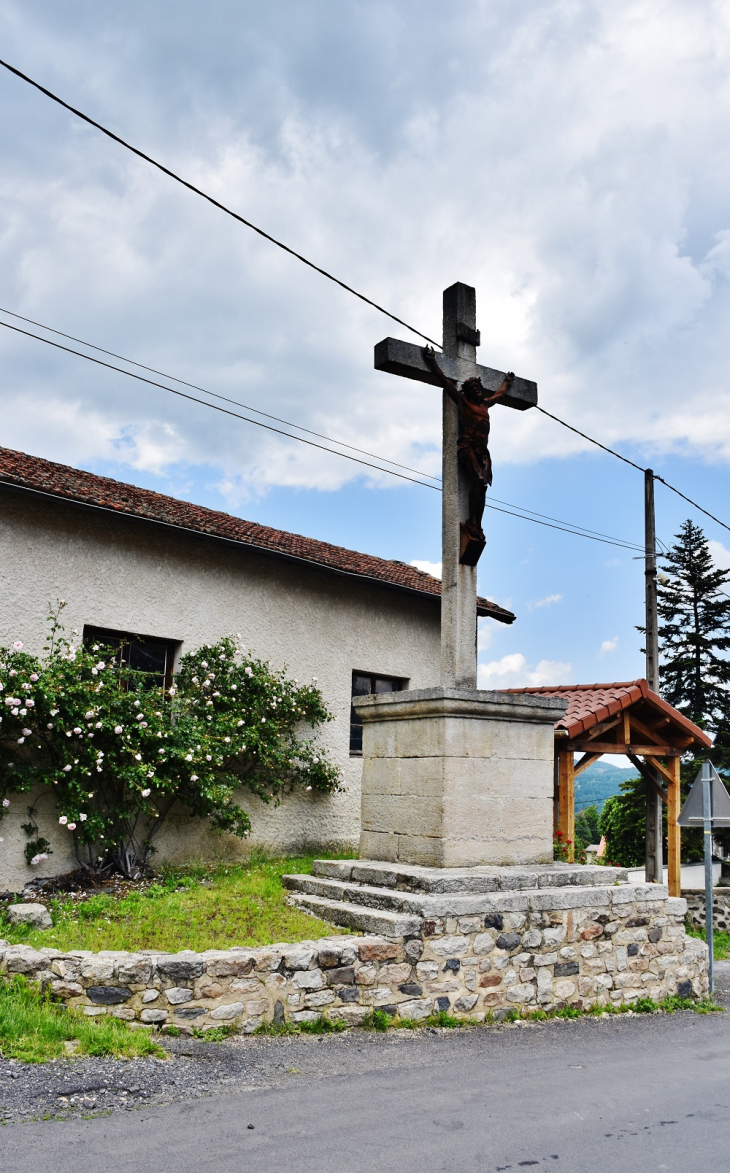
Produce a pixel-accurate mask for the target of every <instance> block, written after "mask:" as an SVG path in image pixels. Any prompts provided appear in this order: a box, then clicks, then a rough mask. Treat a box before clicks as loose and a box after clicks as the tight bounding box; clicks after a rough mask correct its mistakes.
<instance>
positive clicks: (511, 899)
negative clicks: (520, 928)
mask: <svg viewBox="0 0 730 1173" xmlns="http://www.w3.org/2000/svg"><path fill="white" fill-rule="evenodd" d="M282 883H283V884H284V887H285V888H288V889H289V891H291V892H293V893H295V894H296V895H297V897H298V894H299V893H302V894H304V895H306V896H317V897H320V898H321V899H323V900H332V901H335V902H336V903H344V904H351V905H358V906H362V907H363V908H370V909H373V910H376V911H383V912H394V913H403V914H404V915H406V916H417V917H418V918H419V920H424V919H425V920H433V919H438V918H441V917H453V916H480V917H481V916H484V915H485V914H486V913H494V912H520V911H524V909H525V908H526V907H527V896H526V895H525V894H524V893H522V892H464V893H458V892H456V893H448V892H445V893H439V894H429V893H425V892H403V891H400V890H399V889H397V888H376V887H374V886H372V885H367V884H357V883H354V882H350V883H344V882H342V881H340V880H330V879H324V878H323V877H320V876H308V875H289V876H282Z"/></svg>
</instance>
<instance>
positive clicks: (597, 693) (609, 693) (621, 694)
mask: <svg viewBox="0 0 730 1173" xmlns="http://www.w3.org/2000/svg"><path fill="white" fill-rule="evenodd" d="M503 691H504V692H521V693H530V694H539V695H540V696H559V697H564V698H566V699H567V702H568V708H567V710H566V712H565V715H564V716H563V717H561V718H560V720H559V721H556V722H555V728H556V729H563V730H565V732H566V733H567V734H568V736H569V737H578V736H579V735H580V734H581V733H586V732H587V731H588V730H589V729H590V728H591V727H592V726H593V725H598V724H600V722H601V721H606V720H607V719H608V718H609V717H612V716H613V715H614V714H615V713H619V712H621V710H622V709H628V708H629V706H630V705H634V704H636V703H637V702H638V701H645V702H646V703H647V704H648V705H650V706H651V707H652V708H654V709H656V710H658V712H659V713H661V714H662V715H664V716H668V717H671V718H672V720H673V721H674V722H676V724H677V725H679V726H680V727H681V728H682V729H683V730H684V731H686V732H687V733H691V734H692V736H693V737H695V738H696V739H697V740H698V741H699V742H700V743H701V744H702V745H711V744H712V739H711V738H710V737H708V735H707V734H706V733H705V731H704V730H703V729H700V728H699V727H698V726H697V725H695V724H693V722H692V721H690V720H689V718H688V717H685V716H684V714H683V713H680V711H679V709H675V708H673V706H672V705H670V704H668V703H667V701H665V700H662V698H661V697H660V696H659V695H658V694H657V693H655V692H652V691H651V689H650V688H649V685H648V684H647V682H646V681H645V680H625V681H620V682H618V683H616V684H560V685H555V686H553V687H551V686H548V687H546V688H506V689H504V690H503Z"/></svg>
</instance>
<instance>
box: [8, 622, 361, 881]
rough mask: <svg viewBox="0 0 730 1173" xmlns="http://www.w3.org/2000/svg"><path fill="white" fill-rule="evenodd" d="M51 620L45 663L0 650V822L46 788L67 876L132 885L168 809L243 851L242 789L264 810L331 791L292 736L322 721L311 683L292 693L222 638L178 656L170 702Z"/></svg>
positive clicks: (315, 751)
mask: <svg viewBox="0 0 730 1173" xmlns="http://www.w3.org/2000/svg"><path fill="white" fill-rule="evenodd" d="M63 606H64V604H63V603H59V604H58V606H57V607H56V608H55V610H52V611H51V614H50V617H49V619H50V634H49V640H48V643H47V645H46V654H45V656H44V658H43V659H38V658H36V657H35V656H31V655H29V654H28V653H26V652H24V651H23V650H22V647H23V645H22V643H21V642H20V641H16V642H15V643H14V644H13V646H12V648H0V698H1V700H2V709H3V721H2V726H1V733H0V798H2V800H3V805H2V807H0V817H1V816H2V814H3V813H5V812H6V811H7V809H8V808H9V806H10V802H11V800H10V798H9V796H11V795H20V794H24V793H28V792H30V791H33V790H35V789H36V788H37V787H38V786H41V787H45V788H46V789H48V790H50V791H51V792H52V793H53V795H54V797H55V801H56V808H57V811H58V822H59V824H60V825H61V826H62V827H65V828H66V830H67V831H68V832H69V833H70V834H71V835H72V837H73V844H74V849H75V852H76V858H77V859H78V862H79V864H80V865H81V866H82V867H85V868H88V869H90V870H99V869H101V870H104V869H109V870H112V869H116V870H117V871H119V872H121V874H122V875H125V876H132V875H136V874H139V873H140V871H143V870H144V869H145V867H146V866H147V863H148V860H149V858H150V853H151V852H152V851H153V850H154V841H155V839H156V838H157V836H158V835H159V833H160V830H161V828H162V827H163V826H164V824H165V821H166V819H167V818H168V816H169V815H170V812H171V811H172V809H173V807H176V806H177V807H178V808H182V809H183V810H185V811H186V812H187V813H188V814H189V815H190V816H192V817H195V818H200V819H205V820H207V822H208V823H209V825H210V826H211V827H212V828H214V829H215V830H217V831H225V832H228V833H230V834H233V835H237V836H238V837H243V836H245V835H247V834H248V833H249V830H250V826H251V823H250V818H249V816H248V814H247V813H246V811H245V810H243V809H242V807H241V806H239V804H238V803H237V802H236V801H235V796H236V793H237V791H238V790H239V789H240V788H241V787H242V786H245V787H247V788H248V790H250V791H251V792H252V793H253V794H255V795H257V796H258V797H259V798H260V799H262V800H263V801H264V802H271V801H274V802H278V801H279V800H280V799H281V797H282V795H284V794H286V793H288V792H289V791H290V790H291V789H293V788H294V787H300V788H303V789H305V790H312V791H319V792H325V793H327V792H331V791H333V790H335V789H337V788H338V786H339V775H338V771H337V769H336V767H335V766H334V765H333V764H332V763H331V762H330V761H329V760H328V758H327V756H326V755H325V753H324V752H323V751H322V750H321V749H319V748H318V747H317V745H316V744H315V742H314V741H313V740H312V738H307V737H303V736H302V734H301V730H302V727H303V726H304V725H309V726H310V727H311V728H313V729H314V728H316V727H317V726H319V725H321V724H322V722H325V721H329V720H331V714H330V712H329V710H328V709H327V707H326V706H325V704H324V701H323V699H322V696H321V693H320V692H319V690H318V689H317V688H316V687H315V684H314V683H312V684H308V685H300V684H299V683H298V682H297V681H295V680H290V679H289V678H288V677H287V676H286V675H285V673H283V672H279V671H275V670H274V669H272V668H271V667H270V666H269V665H268V664H266V663H264V662H263V661H261V660H256V659H254V658H252V657H251V656H249V655H248V654H247V653H246V652H245V651H244V649H243V648H242V646H241V643H240V640H239V639H238V638H236V639H231V638H224V639H221V640H219V641H218V642H217V643H215V644H209V645H206V646H205V647H202V648H199V649H198V650H197V651H196V652H191V653H189V654H188V655H186V656H184V657H183V659H182V662H181V664H180V671H179V674H178V676H177V677H176V679H175V682H174V684H173V685H172V686H171V687H170V688H169V689H167V690H163V689H162V688H160V687H159V686H157V685H155V687H150V686H149V682H150V677H149V675H148V674H146V673H144V672H136V671H132V670H131V669H129V668H127V667H126V666H125V665H124V664H123V663H121V661H120V656H119V649H112V648H108V647H104V646H103V645H102V644H95V645H93V646H92V647H91V648H87V647H85V646H84V645H82V644H74V643H72V642H70V641H69V640H67V639H66V637H65V635H64V632H63V627H62V625H61V621H60V614H61V611H62V609H63ZM35 813H36V812H35V809H34V808H31V809H30V811H29V820H30V821H29V823H27V824H26V825H25V827H26V834H27V835H28V839H29V847H28V862H29V863H30V864H31V866H32V865H37V864H38V863H40V862H41V861H42V860H43V859H45V858H47V855H48V854H49V851H50V848H49V847H48V843H47V841H45V840H44V839H43V837H42V836H39V835H38V830H39V828H38V826H37V823H36V822H35ZM44 844H45V849H44V850H40V851H39V850H36V849H37V848H38V847H39V846H40V847H44ZM31 849H32V850H33V854H32V855H30V851H31Z"/></svg>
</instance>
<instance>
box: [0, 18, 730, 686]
mask: <svg viewBox="0 0 730 1173" xmlns="http://www.w3.org/2000/svg"><path fill="white" fill-rule="evenodd" d="M0 31H1V34H2V35H1V43H2V52H1V53H0V56H2V57H4V58H5V59H6V60H8V61H10V62H11V63H12V64H14V65H16V66H17V67H18V68H20V69H22V70H23V71H25V72H27V73H29V74H30V75H32V76H33V77H35V78H36V79H37V80H39V81H40V82H41V83H42V84H45V85H46V86H48V87H49V88H50V89H52V90H54V91H55V92H56V93H59V94H60V95H61V96H62V97H64V98H65V99H66V100H67V101H68V102H70V103H71V104H72V105H76V106H78V107H80V108H81V109H83V110H85V111H86V112H87V113H88V114H90V115H91V116H92V117H95V118H97V119H98V120H99V121H100V122H102V123H104V124H105V125H107V126H109V127H110V128H111V129H113V130H114V131H116V132H117V133H119V134H120V135H122V136H123V137H125V138H128V139H129V140H131V141H132V142H134V143H135V144H136V145H138V146H139V147H141V148H142V149H144V150H146V151H148V152H149V153H150V154H152V155H154V156H155V157H157V158H159V159H160V160H161V161H163V162H165V163H166V164H168V165H169V166H170V167H172V168H173V169H174V170H177V171H179V172H180V173H182V174H183V175H184V176H186V177H188V178H190V179H191V180H192V181H193V182H195V183H196V184H198V185H199V186H201V187H203V188H204V189H205V190H207V191H209V192H210V193H211V194H213V195H215V196H216V197H217V198H218V199H220V200H222V201H223V202H225V203H227V204H228V205H230V206H231V207H232V208H234V209H235V210H237V211H238V212H240V213H241V214H242V215H244V216H245V217H247V218H249V219H251V220H253V221H254V222H256V223H257V224H259V225H261V226H262V227H263V228H264V229H266V230H267V231H268V232H270V233H272V234H274V235H276V236H279V237H280V238H282V239H283V240H285V241H286V242H287V243H288V244H290V245H291V247H293V248H295V249H297V250H298V251H300V252H303V253H305V254H306V255H308V256H310V257H311V258H312V259H313V260H314V261H315V262H316V263H317V264H319V265H321V266H323V267H324V268H327V269H329V270H331V271H332V272H334V273H336V274H337V275H338V276H339V277H341V279H342V280H344V281H346V282H347V283H349V284H351V285H353V286H355V287H356V288H358V289H360V290H362V291H363V292H365V293H366V294H367V295H368V296H370V297H371V298H373V299H374V300H376V301H378V302H380V303H381V304H383V305H385V306H387V307H389V308H391V309H392V311H393V312H394V313H395V314H397V315H398V316H399V317H402V318H404V319H405V320H407V321H408V322H411V323H413V324H414V325H415V326H416V327H417V328H418V329H420V330H422V331H424V332H425V333H426V334H430V335H431V336H433V337H438V336H439V333H440V303H441V290H442V289H443V288H444V287H445V286H447V285H450V284H451V283H452V282H453V281H455V280H461V281H465V282H468V283H469V284H473V285H475V286H476V288H477V311H478V313H477V317H478V325H479V326H480V328H481V332H482V340H483V344H482V347H481V349H480V352H479V357H480V359H481V361H482V362H484V363H487V364H488V365H491V366H495V367H498V368H500V369H508V368H512V369H514V370H516V371H517V372H518V373H519V374H522V375H524V376H526V377H528V378H533V379H536V380H537V382H538V385H539V394H540V402H541V403H542V405H543V406H545V407H546V408H547V409H548V410H550V411H553V412H554V413H556V414H557V415H559V416H561V417H562V418H564V419H567V420H569V421H570V422H571V423H573V424H574V425H575V426H577V427H579V428H581V429H584V430H586V431H587V432H589V433H590V434H591V435H594V436H596V437H598V438H599V439H601V440H602V441H603V442H604V443H608V444H610V445H613V446H615V447H617V448H619V449H620V450H621V451H622V452H624V453H625V454H626V455H627V456H629V457H630V458H631V459H633V460H636V461H637V462H638V463H639V464H641V465H646V464H651V465H652V467H654V468H655V469H656V470H657V471H658V472H660V473H661V474H662V475H664V476H665V477H666V478H667V479H669V480H671V481H672V482H673V483H674V484H676V485H678V487H679V488H681V489H683V491H685V492H687V493H688V494H689V495H690V496H693V497H695V498H696V499H697V500H699V501H700V502H701V503H703V504H704V505H705V506H706V507H707V508H709V509H710V511H711V512H713V513H716V514H717V515H718V516H720V517H722V518H723V519H724V520H727V521H728V522H729V523H730V500H729V499H728V492H727V485H728V462H729V461H730V388H729V383H730V377H729V376H728V374H727V361H726V358H727V351H728V349H729V348H730V342H729V341H728V337H729V332H728V327H727V320H728V311H729V310H730V287H729V284H728V279H729V278H730V198H729V197H730V155H729V152H728V146H727V143H728V136H727V126H728V123H729V121H730V7H728V5H727V3H722V2H720V0H694V2H693V3H692V4H688V3H686V0H682V2H679V0H662V2H661V3H660V2H659V0H643V2H642V0H593V2H589V0H522V2H521V3H520V4H514V3H509V2H507V0H452V3H450V4H448V5H445V4H443V3H440V2H439V3H436V2H435V0H417V2H416V0H390V2H389V0H367V2H365V0H363V2H359V3H358V2H354V0H308V2H307V3H301V0H269V3H268V4H265V5H262V4H261V3H259V2H256V3H253V2H252V0H236V2H235V3H234V2H233V0H206V2H205V3H202V0H195V2H191V0H175V2H174V3H173V2H172V0H156V3H155V4H149V3H142V2H141V0H121V3H119V2H118V3H116V4H110V3H100V2H99V0H95V2H91V0H22V3H21V2H16V0H0ZM0 73H2V76H0V104H1V108H2V111H3V118H2V134H1V137H0V142H1V143H2V146H1V148H0V149H1V151H2V166H1V167H0V305H1V306H2V307H4V308H5V309H6V310H11V311H14V312H16V313H20V314H24V315H26V316H28V317H31V318H34V319H37V320H38V321H40V322H43V323H46V324H48V325H50V326H53V327H55V328H57V329H60V330H63V331H66V332H68V333H70V334H73V335H76V336H77V337H79V338H82V339H88V340H89V341H91V342H94V343H96V344H97V345H98V346H102V347H106V348H108V349H110V350H113V351H116V352H118V353H120V354H123V355H127V356H129V357H131V358H133V359H136V360H137V361H139V362H142V363H145V364H148V365H150V366H153V367H157V368H160V369H161V370H164V371H166V372H169V373H170V374H171V375H176V376H178V377H180V378H182V379H185V380H188V381H190V382H192V383H195V384H199V385H201V386H204V387H206V388H208V389H209V390H211V391H215V392H217V393H219V394H223V395H227V396H230V397H233V398H235V399H238V400H240V401H241V402H244V403H247V404H251V405H253V406H254V407H258V408H260V409H261V410H262V411H266V412H270V413H273V414H275V415H278V416H281V417H283V418H285V419H288V420H293V421H295V422H297V423H299V424H301V425H303V426H304V427H308V428H312V429H315V430H317V431H320V432H325V433H327V434H329V435H332V436H334V437H336V438H338V439H340V440H342V441H344V442H345V443H349V444H354V445H357V446H359V447H362V448H366V449H368V450H370V451H372V452H376V453H379V454H382V455H383V456H385V457H388V458H389V459H391V460H394V461H400V462H402V463H404V464H406V465H410V466H411V467H413V468H418V469H424V470H425V471H427V472H431V473H433V472H437V471H438V466H439V439H440V403H439V397H438V394H437V393H436V392H435V391H433V390H432V389H430V388H428V387H425V386H424V385H422V384H417V383H410V382H407V381H405V380H401V379H396V378H394V377H393V376H390V375H385V374H380V373H377V372H375V371H374V370H373V369H372V347H373V344H374V343H375V342H377V341H378V340H379V339H380V338H382V337H384V336H385V335H387V334H396V335H400V336H402V337H407V338H410V339H411V340H412V341H416V339H415V338H414V337H413V336H411V335H408V333H407V332H406V331H405V330H404V329H403V328H401V327H397V326H396V325H395V324H394V323H389V321H388V319H387V318H384V317H382V316H381V315H379V314H378V313H377V312H376V311H374V310H371V309H369V308H368V307H367V306H364V305H363V304H362V303H360V302H358V301H356V300H355V299H354V298H352V297H351V296H350V295H348V294H346V293H345V292H344V291H342V290H341V289H339V288H338V287H336V286H335V285H332V284H330V283H328V282H327V281H325V280H324V279H323V278H321V277H320V276H318V275H317V274H316V273H313V272H312V271H311V270H308V269H307V268H305V267H304V266H302V265H301V264H299V263H298V262H297V261H295V260H293V259H292V258H291V257H288V256H287V255H285V254H284V253H282V252H281V251H279V250H277V249H276V248H274V247H273V246H272V245H270V244H268V243H267V242H266V241H264V240H262V239H261V238H260V237H257V236H256V235H255V234H253V233H252V232H250V231H248V230H246V229H244V228H243V227H241V226H240V225H238V224H236V223H235V222H234V221H232V220H231V219H229V218H228V217H226V216H224V215H222V214H221V213H220V212H218V211H216V210H215V209H214V208H212V207H210V206H209V205H207V204H206V203H205V202H204V201H202V200H201V199H199V198H198V197H196V196H194V195H192V194H190V193H189V192H186V191H185V190H184V189H182V188H181V187H179V186H178V185H176V184H174V183H173V182H171V181H170V180H169V179H167V178H166V177H165V176H163V175H161V174H160V173H159V172H156V171H155V170H154V169H152V168H150V167H149V166H148V165H147V164H145V163H143V162H141V161H139V160H137V159H135V158H133V157H132V156H131V155H129V154H128V153H127V152H125V151H123V150H122V149H120V148H119V147H118V146H116V145H115V144H114V143H112V142H110V141H109V140H108V139H106V138H104V137H103V136H102V135H100V134H99V133H98V132H96V131H94V130H93V129H91V128H90V127H88V126H85V125H83V124H82V123H80V122H79V121H78V120H77V119H74V118H73V117H72V116H71V115H70V114H67V113H66V112H64V111H63V110H61V109H60V108H59V107H58V106H56V105H54V104H53V103H52V102H50V101H49V100H48V99H47V98H44V97H43V96H42V95H41V94H39V93H38V92H37V91H34V90H32V89H31V88H30V87H29V86H27V85H26V84H25V83H23V82H22V81H19V80H18V79H17V78H15V77H13V76H11V75H10V74H7V73H5V71H0ZM0 320H3V321H6V322H12V321H13V319H12V318H9V317H7V315H0ZM0 334H2V335H3V336H2V337H0V364H1V365H0V370H1V372H2V374H1V376H0V444H2V445H4V446H7V447H11V448H19V449H23V450H24V451H27V452H31V453H35V454H37V455H42V456H45V457H48V458H50V459H53V460H58V461H62V462H66V463H70V464H74V465H77V466H79V467H82V468H87V469H91V470H93V471H97V472H103V473H106V474H108V475H111V476H115V477H118V478H119V479H123V480H129V481H132V482H134V483H137V484H142V485H146V486H149V487H151V488H156V489H159V490H160V491H162V492H168V493H172V494H174V495H177V496H184V497H187V498H190V499H192V500H195V501H198V502H200V503H203V504H207V505H211V506H213V507H216V508H224V509H228V510H230V511H231V512H234V513H238V514H240V515H242V516H245V517H250V518H253V519H255V520H259V521H262V522H265V523H268V524H273V525H278V526H281V527H283V528H286V529H290V530H295V531H297V532H301V533H305V534H311V535H313V536H316V537H319V538H323V539H325V540H329V541H334V542H337V543H341V544H344V545H348V546H351V547H353V548H356V549H360V550H365V551H368V552H372V553H378V554H381V555H383V556H385V557H392V558H400V559H401V560H403V561H406V562H410V561H418V562H420V563H421V564H426V563H432V564H435V563H438V560H439V557H440V554H439V541H440V527H439V508H440V503H439V495H438V493H436V492H433V491H432V490H429V489H425V488H421V487H417V486H413V485H409V484H408V483H406V482H404V481H398V480H395V479H394V478H391V477H388V476H385V475H383V474H380V473H370V472H368V471H367V470H365V469H363V468H362V466H359V465H357V464H353V463H351V462H349V461H345V460H343V459H341V458H340V457H338V456H331V455H327V454H324V453H322V452H321V451H318V450H317V449H314V448H311V447H306V446H304V445H302V444H298V443H296V442H293V441H291V440H287V439H283V438H282V437H278V436H276V435H274V434H272V433H270V432H265V431H262V430H261V429H259V428H256V427H252V426H250V425H248V424H245V423H241V422H236V421H232V420H230V419H227V418H226V417H225V416H221V415H219V414H217V413H215V412H213V411H209V410H207V409H205V408H203V407H199V406H197V405H196V404H192V403H187V402H184V401H181V400H177V399H175V398H174V397H172V396H170V395H169V394H167V393H165V392H164V391H156V390H153V389H152V388H149V387H145V386H144V385H142V384H139V383H135V382H133V381H132V380H130V379H127V378H124V377H123V376H121V375H118V374H115V373H112V372H107V371H103V370H101V369H99V368H94V367H93V366H92V365H91V364H89V363H86V362H84V361H82V360H81V359H78V358H74V357H72V356H69V355H64V354H60V353H58V352H54V351H51V350H50V349H49V348H47V347H44V346H42V345H41V344H39V343H37V342H35V341H33V340H30V339H26V338H22V337H20V336H18V335H13V334H12V333H11V332H10V331H8V330H5V329H0ZM492 450H493V456H494V460H495V465H496V473H495V482H494V490H493V491H494V496H495V498H496V499H498V500H499V501H507V502H512V503H515V504H517V505H520V506H523V507H525V508H527V509H531V510H533V511H536V512H540V513H542V514H547V515H549V516H551V517H554V518H558V519H565V520H567V521H569V522H575V523H578V524H579V525H581V526H584V527H588V528H590V529H592V530H595V531H599V532H600V533H602V534H607V535H610V536H617V537H618V538H620V539H623V540H627V541H630V542H640V541H641V540H642V537H643V518H642V499H643V483H642V478H641V475H640V474H639V473H637V472H635V471H634V470H633V469H631V468H629V467H627V466H626V465H623V464H621V463H620V462H618V461H616V460H614V459H612V458H611V457H608V456H605V455H603V454H601V453H599V452H598V451H597V450H596V449H592V448H591V447H590V446H589V445H586V444H585V443H584V442H583V441H582V440H580V439H579V437H577V436H575V435H573V434H572V433H570V432H568V431H566V430H565V429H563V428H561V427H559V426H558V425H557V424H554V423H552V422H551V421H550V420H549V419H546V418H545V417H543V416H540V415H538V414H537V413H535V412H527V413H524V414H518V413H516V412H512V411H509V410H507V409H496V410H495V412H494V422H493V445H492ZM657 513H658V532H659V535H660V537H661V538H662V539H663V540H664V541H665V542H669V541H671V539H672V535H673V534H674V533H675V532H676V530H677V528H678V526H679V524H680V523H681V521H682V520H684V518H685V517H687V516H688V515H689V513H690V509H689V506H687V505H686V504H684V503H683V502H681V501H680V500H679V499H678V498H676V497H674V496H673V495H672V494H670V493H668V492H667V490H666V489H664V488H663V487H662V486H658V487H657ZM693 516H694V518H695V520H697V521H699V522H700V524H702V525H704V526H705V527H706V532H707V534H708V537H709V538H710V539H711V540H712V542H713V552H714V554H715V556H716V558H717V560H718V561H719V562H720V563H722V564H724V565H729V566H730V553H729V552H728V549H729V548H730V534H729V533H728V532H727V531H726V530H723V529H722V528H721V527H719V526H717V525H715V524H714V523H713V522H711V521H709V520H708V519H702V517H701V515H698V514H693ZM485 528H486V530H487V535H488V541H489V544H488V547H487V550H486V552H485V555H484V556H483V559H482V563H481V564H480V587H481V590H482V591H483V592H484V593H486V594H488V595H490V596H491V597H493V598H496V599H498V600H499V601H500V602H502V603H505V604H506V605H508V606H511V607H512V608H513V609H514V610H515V611H516V612H517V613H518V622H517V623H516V624H515V625H514V627H513V628H510V629H506V628H502V627H498V626H497V625H494V624H488V623H487V624H485V625H484V627H483V630H482V633H481V651H480V660H481V663H482V667H481V675H480V679H481V682H482V683H483V684H484V685H486V686H500V685H507V684H521V683H529V682H535V683H541V684H542V683H553V682H558V681H569V680H574V679H575V680H583V681H586V680H614V679H626V678H632V677H635V676H637V675H640V674H642V671H643V664H642V657H641V656H640V654H639V646H640V638H639V637H638V635H637V634H636V632H635V631H634V625H635V624H636V623H639V622H641V619H642V609H643V573H642V565H641V562H640V561H638V560H637V559H636V558H635V557H634V555H633V552H632V551H630V550H626V549H624V548H622V547H620V546H610V545H605V544H601V543H599V542H595V541H589V540H586V539H583V538H578V537H574V536H571V535H568V534H564V533H561V532H559V531H556V530H553V529H549V528H547V527H543V526H539V525H535V524H530V523H528V522H526V521H523V520H517V519H514V518H512V517H509V516H507V515H505V514H503V513H499V512H496V511H492V512H489V513H488V514H487V516H486V527H485ZM375 667H377V666H374V668H375Z"/></svg>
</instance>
